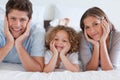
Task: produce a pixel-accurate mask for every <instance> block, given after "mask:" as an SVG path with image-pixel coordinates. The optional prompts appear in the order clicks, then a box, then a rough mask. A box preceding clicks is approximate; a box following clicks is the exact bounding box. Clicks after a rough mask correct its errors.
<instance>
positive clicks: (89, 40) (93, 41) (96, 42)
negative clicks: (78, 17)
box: [84, 30, 99, 45]
mask: <svg viewBox="0 0 120 80" xmlns="http://www.w3.org/2000/svg"><path fill="white" fill-rule="evenodd" d="M84 35H85V38H86V39H87V41H88V42H90V43H92V44H93V45H99V42H98V41H95V40H93V39H91V38H89V36H88V35H87V33H86V30H84Z"/></svg>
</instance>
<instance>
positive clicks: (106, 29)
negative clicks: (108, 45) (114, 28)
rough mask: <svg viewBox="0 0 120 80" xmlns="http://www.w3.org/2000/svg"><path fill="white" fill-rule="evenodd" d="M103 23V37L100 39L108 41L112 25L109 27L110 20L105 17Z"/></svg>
mask: <svg viewBox="0 0 120 80" xmlns="http://www.w3.org/2000/svg"><path fill="white" fill-rule="evenodd" d="M101 23H102V29H103V35H102V37H101V39H100V42H101V41H105V42H106V40H107V37H108V35H109V33H110V27H109V24H108V22H107V21H106V20H105V19H103V20H102V22H101Z"/></svg>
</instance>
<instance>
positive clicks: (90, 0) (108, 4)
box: [0, 0, 120, 27]
mask: <svg viewBox="0 0 120 80" xmlns="http://www.w3.org/2000/svg"><path fill="white" fill-rule="evenodd" d="M6 1H7V0H0V6H3V5H4V4H5V3H6ZM31 1H32V3H33V5H38V6H45V7H46V10H45V15H44V19H45V20H51V19H53V18H54V9H55V8H54V6H55V5H57V4H62V5H71V6H80V7H93V6H98V7H100V8H102V9H103V10H104V11H105V12H106V13H107V14H108V17H109V18H110V20H111V21H112V22H113V24H115V26H117V27H118V26H119V27H120V10H119V8H120V0H31Z"/></svg>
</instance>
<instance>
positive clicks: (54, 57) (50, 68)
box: [43, 54, 58, 72]
mask: <svg viewBox="0 0 120 80" xmlns="http://www.w3.org/2000/svg"><path fill="white" fill-rule="evenodd" d="M57 59H58V54H53V55H52V58H51V59H50V61H49V63H48V64H46V65H45V67H44V70H43V72H52V71H54V69H55V66H56V62H57Z"/></svg>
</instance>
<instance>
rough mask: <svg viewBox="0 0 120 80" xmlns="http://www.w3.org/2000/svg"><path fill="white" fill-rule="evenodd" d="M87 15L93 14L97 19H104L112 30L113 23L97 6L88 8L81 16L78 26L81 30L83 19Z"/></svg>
mask: <svg viewBox="0 0 120 80" xmlns="http://www.w3.org/2000/svg"><path fill="white" fill-rule="evenodd" d="M89 16H93V17H96V18H98V19H103V18H104V19H106V21H107V22H108V24H109V27H110V30H111V31H114V30H115V28H114V25H113V24H112V23H111V22H110V20H109V19H108V17H107V15H106V14H105V13H104V11H103V10H102V9H100V8H98V7H92V8H89V9H88V10H87V11H86V12H85V13H84V14H83V15H82V17H81V20H80V28H81V29H82V31H84V19H85V18H87V17H89Z"/></svg>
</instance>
